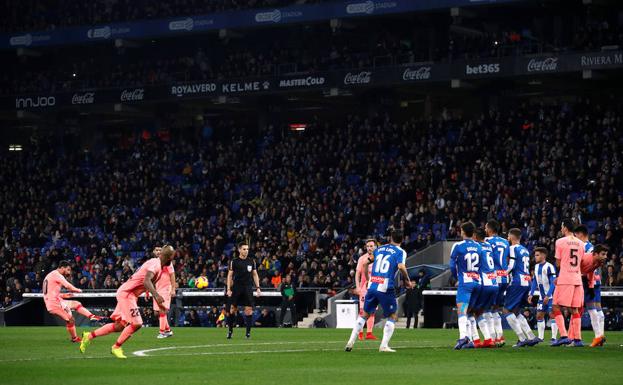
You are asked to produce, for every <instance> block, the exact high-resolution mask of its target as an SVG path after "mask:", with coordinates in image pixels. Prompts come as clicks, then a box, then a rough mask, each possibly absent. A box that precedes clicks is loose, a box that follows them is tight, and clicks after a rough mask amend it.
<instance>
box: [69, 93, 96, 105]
mask: <svg viewBox="0 0 623 385" xmlns="http://www.w3.org/2000/svg"><path fill="white" fill-rule="evenodd" d="M93 103H95V92H85V93H84V94H74V95H73V96H72V97H71V104H93Z"/></svg>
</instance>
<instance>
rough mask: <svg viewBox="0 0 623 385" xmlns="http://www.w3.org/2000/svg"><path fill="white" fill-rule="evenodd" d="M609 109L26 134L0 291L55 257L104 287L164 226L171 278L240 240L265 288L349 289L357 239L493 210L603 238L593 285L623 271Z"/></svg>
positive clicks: (14, 288) (83, 281)
mask: <svg viewBox="0 0 623 385" xmlns="http://www.w3.org/2000/svg"><path fill="white" fill-rule="evenodd" d="M621 113H622V111H621V105H620V104H619V103H618V102H617V101H616V100H614V99H612V100H610V101H606V102H603V103H596V102H591V101H590V100H588V99H581V100H578V102H576V103H573V104H568V103H561V104H558V105H549V106H548V105H521V106H517V107H516V108H514V109H513V110H512V111H506V112H502V111H496V110H491V111H488V112H487V113H485V114H483V115H482V116H477V117H473V118H469V119H467V118H466V119H459V118H456V119H455V118H451V117H449V116H448V115H447V114H443V115H442V116H441V117H440V118H439V119H430V120H415V119H413V120H407V121H395V120H393V119H391V118H390V116H388V115H384V114H380V115H378V116H373V117H367V118H363V117H361V116H348V117H345V118H344V119H345V120H344V121H342V122H339V121H333V122H329V121H321V120H317V121H315V122H312V123H311V124H310V127H309V128H308V129H307V130H306V131H304V132H303V133H295V132H290V131H282V130H281V128H280V127H273V126H267V127H265V128H262V129H258V130H251V129H242V128H240V127H239V126H237V125H236V124H235V123H234V122H225V121H223V122H221V123H220V124H215V129H214V133H215V134H214V136H213V137H210V138H207V137H202V136H201V135H199V136H197V137H194V138H192V139H191V140H188V138H184V137H182V136H181V135H178V134H177V133H176V131H174V130H173V131H171V132H169V133H168V134H167V135H149V134H148V133H147V134H146V133H143V135H136V136H132V137H131V138H129V139H128V138H125V139H126V140H125V141H124V142H123V144H117V145H114V146H111V147H110V148H108V149H107V150H102V151H95V150H93V151H84V150H83V149H82V148H79V147H74V146H63V145H62V144H60V143H57V141H55V140H54V138H48V137H41V138H38V139H37V138H33V140H32V143H31V144H29V145H28V146H27V147H26V148H25V151H23V152H3V153H2V155H1V157H0V182H1V183H0V201H1V202H3V203H2V205H0V226H1V227H0V230H1V233H0V240H1V242H2V243H1V244H0V291H1V295H2V302H3V304H4V305H6V304H9V303H11V302H13V301H19V300H20V298H21V294H23V293H24V292H32V291H38V290H40V289H41V280H42V278H43V277H44V276H45V274H46V273H47V272H49V271H50V269H53V268H54V267H55V265H56V263H57V262H58V261H59V260H61V259H69V260H71V262H72V266H73V277H72V280H73V282H74V283H75V284H76V285H77V286H78V287H81V288H91V289H93V288H97V289H101V288H107V289H114V288H116V287H118V286H119V284H120V282H123V281H124V280H125V279H127V277H128V276H130V275H131V274H132V272H133V271H134V270H135V269H136V268H137V266H139V265H140V263H141V262H142V261H143V260H144V259H145V258H147V257H148V254H149V250H152V249H153V247H154V246H156V245H158V244H162V243H163V242H168V243H171V244H172V245H173V246H174V247H175V248H176V249H177V250H178V254H177V256H176V260H175V267H176V271H177V278H178V285H179V286H180V287H188V286H192V285H193V282H194V279H196V277H198V276H200V275H204V276H206V277H208V279H209V282H210V287H224V285H225V275H226V269H227V262H228V260H229V258H230V257H231V256H232V253H233V252H234V248H235V247H234V245H235V242H237V241H239V240H241V239H248V240H250V242H251V252H252V255H253V257H254V258H255V259H256V261H257V264H258V270H259V274H260V279H261V285H262V286H263V287H275V288H276V287H278V286H279V284H280V283H281V279H282V278H283V277H284V276H286V275H288V276H291V278H292V281H293V284H294V285H295V286H296V287H298V288H305V287H320V288H325V289H336V288H341V287H349V286H351V285H352V284H353V277H354V267H355V264H354V263H355V262H354V261H355V259H354V256H357V255H358V253H359V252H360V249H361V247H362V245H361V240H362V239H365V238H367V237H369V236H374V237H376V238H377V239H379V240H383V237H384V235H385V234H386V231H387V229H388V228H389V227H390V226H397V227H400V228H402V229H404V231H405V234H406V236H405V241H404V245H403V246H404V248H405V249H406V250H407V251H413V250H415V249H422V248H424V247H425V246H427V245H429V244H431V243H433V242H435V241H437V240H443V239H449V238H458V237H459V230H458V229H459V226H460V224H461V223H462V222H464V221H466V220H468V219H469V220H473V221H475V222H476V223H477V224H483V223H484V222H485V221H486V220H487V219H489V218H496V219H498V220H499V221H500V222H501V224H502V232H506V231H507V230H508V229H509V228H510V227H513V226H518V227H520V228H522V229H523V231H524V239H523V241H524V243H525V244H526V245H527V246H528V247H529V248H533V247H534V246H535V245H541V246H545V247H549V248H550V249H551V248H552V247H553V242H554V240H555V239H556V238H557V236H558V230H559V228H560V221H561V219H562V218H564V217H571V218H574V219H575V220H576V221H577V222H582V223H585V224H587V226H588V228H589V230H590V233H591V240H592V242H593V243H594V244H596V243H605V244H607V245H608V246H610V250H611V253H610V256H609V261H608V267H607V268H606V270H607V271H606V272H605V273H604V285H606V286H617V285H623V270H622V268H621V266H622V264H623V190H622V186H623V171H622V166H623V164H622V161H623V159H621V154H622V153H623V152H622V150H623V142H622V138H621V136H620V135H619V133H620V132H621V123H622V122H621V117H622V115H621ZM219 133H221V134H219Z"/></svg>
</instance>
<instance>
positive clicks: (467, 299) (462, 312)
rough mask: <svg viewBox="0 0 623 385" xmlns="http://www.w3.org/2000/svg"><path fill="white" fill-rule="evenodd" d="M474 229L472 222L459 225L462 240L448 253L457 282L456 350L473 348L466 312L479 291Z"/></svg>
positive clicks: (478, 256) (478, 246)
mask: <svg viewBox="0 0 623 385" xmlns="http://www.w3.org/2000/svg"><path fill="white" fill-rule="evenodd" d="M475 229H476V228H475V226H474V224H473V223H472V222H466V223H463V224H462V225H461V237H462V238H463V240H462V241H461V242H457V243H455V244H454V246H452V251H451V252H450V271H451V272H452V275H453V276H454V277H455V278H456V279H457V281H458V287H457V293H456V311H457V314H458V317H459V339H458V341H457V343H456V345H455V346H454V349H456V350H460V349H466V348H473V347H474V344H473V342H472V341H471V338H470V337H471V336H472V335H473V329H472V325H471V324H470V321H469V320H468V318H467V312H468V308H469V307H470V305H472V306H473V305H474V301H475V299H476V298H477V297H476V296H477V295H478V291H479V290H480V269H479V266H480V262H481V261H480V257H481V254H482V248H481V247H480V245H479V244H478V243H477V242H475V241H474V240H473V239H472V237H473V236H474V230H475ZM476 333H477V331H476Z"/></svg>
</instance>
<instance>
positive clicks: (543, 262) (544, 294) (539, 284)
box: [528, 247, 558, 342]
mask: <svg viewBox="0 0 623 385" xmlns="http://www.w3.org/2000/svg"><path fill="white" fill-rule="evenodd" d="M534 261H535V262H536V265H535V266H534V279H533V280H532V287H531V288H530V295H529V296H528V302H530V303H532V297H533V296H534V294H535V293H538V295H539V302H538V304H537V305H536V312H537V313H536V319H537V329H538V333H539V336H538V337H539V340H540V342H543V339H544V338H545V314H548V315H549V318H550V321H551V324H552V342H554V341H555V340H556V334H557V333H558V326H556V322H554V314H553V313H552V295H553V294H554V289H555V287H556V285H554V280H555V279H556V268H555V267H554V265H552V264H551V263H549V262H547V249H546V248H545V247H537V248H535V249H534Z"/></svg>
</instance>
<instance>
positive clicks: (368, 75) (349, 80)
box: [344, 71, 372, 85]
mask: <svg viewBox="0 0 623 385" xmlns="http://www.w3.org/2000/svg"><path fill="white" fill-rule="evenodd" d="M371 80H372V72H370V71H361V72H359V73H355V74H353V73H350V72H349V73H347V74H346V76H344V84H346V85H348V84H369V83H370V81H371Z"/></svg>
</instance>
